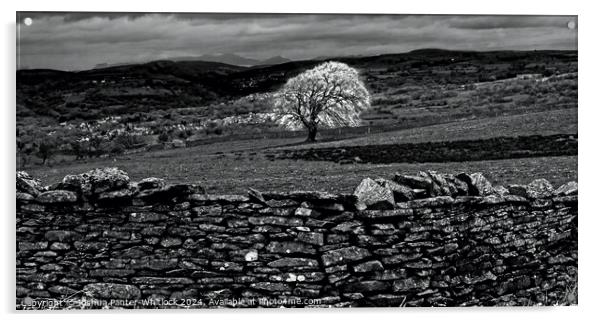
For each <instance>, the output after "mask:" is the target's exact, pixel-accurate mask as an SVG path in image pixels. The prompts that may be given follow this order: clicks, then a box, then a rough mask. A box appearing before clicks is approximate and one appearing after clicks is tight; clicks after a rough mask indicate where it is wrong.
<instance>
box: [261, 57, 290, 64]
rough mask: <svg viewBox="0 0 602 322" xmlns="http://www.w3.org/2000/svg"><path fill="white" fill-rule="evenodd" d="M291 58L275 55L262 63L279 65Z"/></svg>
mask: <svg viewBox="0 0 602 322" xmlns="http://www.w3.org/2000/svg"><path fill="white" fill-rule="evenodd" d="M290 61H291V60H290V59H288V58H285V57H282V56H274V57H270V58H268V59H266V60H263V61H261V64H260V65H278V64H284V63H288V62H290Z"/></svg>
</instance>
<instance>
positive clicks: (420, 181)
mask: <svg viewBox="0 0 602 322" xmlns="http://www.w3.org/2000/svg"><path fill="white" fill-rule="evenodd" d="M393 181H395V182H397V183H399V184H402V185H406V186H408V187H410V188H412V189H425V190H427V191H430V189H431V187H432V185H433V181H432V180H431V179H429V178H425V177H421V176H408V175H401V174H399V173H396V174H395V176H394V177H393Z"/></svg>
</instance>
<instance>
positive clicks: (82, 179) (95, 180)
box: [61, 168, 130, 195]
mask: <svg viewBox="0 0 602 322" xmlns="http://www.w3.org/2000/svg"><path fill="white" fill-rule="evenodd" d="M129 183H130V178H129V176H128V175H127V173H125V172H124V171H122V170H119V169H117V168H98V169H94V170H91V171H88V172H86V173H82V174H79V175H67V176H65V178H63V181H62V184H61V187H63V189H67V190H71V191H77V192H81V193H83V194H84V195H89V194H92V193H101V192H105V191H110V190H119V189H121V188H125V187H127V186H128V184H129Z"/></svg>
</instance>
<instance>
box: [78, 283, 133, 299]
mask: <svg viewBox="0 0 602 322" xmlns="http://www.w3.org/2000/svg"><path fill="white" fill-rule="evenodd" d="M84 293H85V294H86V295H87V296H89V297H91V298H96V299H107V300H111V299H119V300H136V299H139V298H140V289H138V288H137V287H135V286H133V285H128V284H115V283H93V284H88V285H86V286H85V287H84Z"/></svg>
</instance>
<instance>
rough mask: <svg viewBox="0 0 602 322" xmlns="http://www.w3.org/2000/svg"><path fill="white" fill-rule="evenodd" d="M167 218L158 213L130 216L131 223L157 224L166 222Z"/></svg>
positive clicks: (134, 213)
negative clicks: (156, 222)
mask: <svg viewBox="0 0 602 322" xmlns="http://www.w3.org/2000/svg"><path fill="white" fill-rule="evenodd" d="M165 219H167V216H166V215H164V214H160V213H156V212H139V213H136V212H133V213H131V214H130V221H131V222H155V221H164V220H165Z"/></svg>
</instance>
